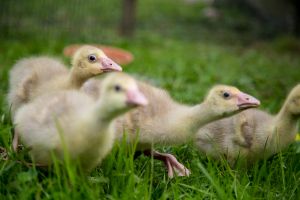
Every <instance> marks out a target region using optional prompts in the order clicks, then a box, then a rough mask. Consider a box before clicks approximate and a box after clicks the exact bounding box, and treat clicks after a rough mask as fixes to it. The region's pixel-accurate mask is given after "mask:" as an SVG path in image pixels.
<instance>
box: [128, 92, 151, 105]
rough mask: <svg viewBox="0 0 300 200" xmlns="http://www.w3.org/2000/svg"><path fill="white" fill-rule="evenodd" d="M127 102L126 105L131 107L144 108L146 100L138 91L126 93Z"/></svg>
mask: <svg viewBox="0 0 300 200" xmlns="http://www.w3.org/2000/svg"><path fill="white" fill-rule="evenodd" d="M126 96H127V101H126V103H127V104H128V105H131V106H146V105H147V104H148V100H147V99H146V97H145V96H144V95H143V93H141V92H140V91H139V90H138V89H134V90H128V91H127V94H126Z"/></svg>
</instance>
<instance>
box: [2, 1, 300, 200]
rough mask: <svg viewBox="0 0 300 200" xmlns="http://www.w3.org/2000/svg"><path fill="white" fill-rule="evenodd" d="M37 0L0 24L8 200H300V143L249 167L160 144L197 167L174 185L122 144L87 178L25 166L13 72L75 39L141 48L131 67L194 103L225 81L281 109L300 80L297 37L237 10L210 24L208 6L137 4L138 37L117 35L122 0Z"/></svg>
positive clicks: (157, 165)
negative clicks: (10, 102) (14, 135)
mask: <svg viewBox="0 0 300 200" xmlns="http://www.w3.org/2000/svg"><path fill="white" fill-rule="evenodd" d="M31 2H32V4H26V5H25V4H24V3H22V2H19V3H18V4H16V5H12V4H9V9H7V10H6V12H5V16H6V18H5V20H7V19H9V20H10V24H9V23H4V22H7V21H4V22H3V21H2V22H1V24H2V26H3V27H6V29H3V30H4V31H3V32H1V33H0V81H1V83H0V105H1V106H0V146H4V147H5V148H7V149H8V152H9V160H6V161H4V160H1V161H0V199H150V198H152V199H181V198H184V199H298V198H299V194H300V191H299V184H300V162H299V159H300V154H299V153H300V145H299V144H294V145H292V146H291V147H290V148H289V149H288V150H285V151H283V152H281V153H280V154H278V155H276V156H274V157H272V158H270V159H268V160H265V161H261V162H258V163H256V164H255V165H254V166H253V167H252V168H249V169H243V168H237V169H231V168H230V167H229V166H228V164H227V163H226V162H221V163H216V162H215V161H213V160H210V159H209V158H206V157H205V156H201V155H200V154H199V153H198V152H197V151H196V150H195V149H194V148H193V146H192V145H191V144H190V143H188V144H185V145H181V146H174V147H167V146H165V147H163V146H158V147H157V148H158V149H159V150H161V151H164V152H170V153H173V154H175V155H176V156H177V158H178V160H179V161H181V162H182V163H184V164H185V165H186V166H187V167H188V168H189V169H191V171H192V175H191V176H190V177H177V178H174V179H172V180H170V179H168V178H167V174H166V172H165V169H164V166H163V165H162V163H161V162H159V161H156V160H152V159H150V158H148V157H144V156H141V157H139V158H137V159H134V158H133V152H134V151H133V150H134V147H131V146H130V147H128V146H126V145H125V144H123V143H120V144H116V145H115V147H114V149H113V151H112V153H111V154H110V155H109V156H108V157H107V158H106V159H105V160H104V162H103V164H102V165H101V166H100V167H98V168H97V169H95V170H94V171H93V172H92V173H91V174H90V175H89V176H88V177H86V176H85V175H82V174H81V173H78V172H77V171H76V168H75V167H73V166H68V167H61V166H59V165H58V166H53V167H52V168H51V169H50V170H44V169H38V168H35V167H27V166H26V165H24V164H20V163H19V162H17V161H18V160H19V161H23V160H26V159H27V155H26V152H22V153H20V154H18V155H16V154H14V153H13V152H12V151H11V147H10V144H11V129H12V123H11V121H10V116H9V112H8V110H9V108H8V106H7V105H6V101H5V95H6V93H7V89H8V72H9V69H10V68H11V66H12V65H13V64H14V63H15V61H16V60H17V59H20V58H23V57H26V56H31V55H43V54H48V55H54V56H57V57H60V58H62V59H64V61H65V62H66V63H69V60H68V59H66V58H64V57H63V55H62V49H63V47H64V46H65V45H67V44H70V43H94V42H98V43H103V44H109V45H114V46H118V47H122V48H125V49H127V50H129V51H131V52H133V54H134V55H135V60H134V62H133V63H132V64H130V65H128V66H124V69H125V70H124V71H126V72H128V73H130V74H134V75H135V76H138V77H140V78H142V79H145V80H150V81H151V82H153V83H154V84H155V85H157V86H160V87H163V88H165V89H167V90H168V91H169V92H170V93H171V95H172V96H173V97H174V98H175V99H176V100H178V101H180V102H183V103H189V104H194V103H198V102H200V101H202V99H203V97H204V95H205V93H206V92H207V91H208V89H209V88H210V87H211V86H213V85H214V84H217V83H223V84H230V85H235V86H237V87H239V88H240V89H241V90H243V91H245V92H248V93H250V94H252V95H254V96H256V97H257V98H259V99H260V100H261V101H262V106H261V107H262V109H265V110H267V111H269V112H272V113H276V112H277V111H278V109H279V108H280V106H281V104H282V102H283V101H284V98H285V97H286V95H287V93H288V91H289V90H290V89H291V87H293V86H294V85H295V84H297V83H299V79H300V70H299V69H300V57H299V49H300V48H299V47H300V41H299V39H297V38H294V37H290V36H284V37H278V38H275V39H272V40H262V39H261V37H259V36H260V32H263V31H261V30H262V29H263V27H260V26H259V25H258V24H257V23H256V22H255V21H254V20H255V19H254V18H253V17H251V16H249V15H247V13H246V14H242V13H241V12H240V11H239V10H237V9H236V8H232V9H229V8H222V12H223V18H222V19H221V20H217V21H210V20H207V19H205V18H204V17H203V16H202V15H201V10H202V9H203V8H204V5H203V4H201V3H200V4H197V5H195V6H191V5H186V4H184V3H183V2H182V1H172V0H165V1H159V0H155V1H153V0H144V1H139V5H138V11H139V12H138V25H137V31H136V35H135V37H133V38H122V37H119V36H118V35H117V33H116V32H117V31H116V29H117V27H118V17H119V15H120V11H119V9H120V2H119V1H116V0H114V1H93V0H89V1H87V2H88V3H86V4H83V3H78V2H77V3H78V5H77V4H74V5H69V4H68V3H62V2H60V3H57V4H49V3H48V1H42V2H43V3H39V2H40V1H36V0H31ZM99 2H100V3H99ZM109 2H111V3H109ZM30 5H31V6H30ZM41 5H42V6H41ZM76 6H77V7H76ZM29 8H34V9H33V10H35V11H36V12H29V11H28V9H29ZM45 8H48V9H45ZM79 8H80V10H78V9H79ZM40 10H41V11H40ZM12 13H18V14H15V15H14V14H12ZM29 13H30V14H29ZM3 15H4V14H3ZM99 16H100V17H99ZM97 17H99V18H97ZM1 19H2V20H3V19H4V18H3V16H2V18H1ZM51 19H52V20H51ZM98 19H99V20H98ZM47 20H48V21H47ZM16 21H17V22H18V24H17V25H16V26H14V25H15V24H14V23H15V22H16ZM7 27H8V28H7ZM41 27H42V28H41ZM297 197H298V198H297Z"/></svg>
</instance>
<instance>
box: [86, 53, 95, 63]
mask: <svg viewBox="0 0 300 200" xmlns="http://www.w3.org/2000/svg"><path fill="white" fill-rule="evenodd" d="M88 60H89V62H96V61H97V57H96V56H95V55H94V54H91V55H88Z"/></svg>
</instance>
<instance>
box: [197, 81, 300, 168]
mask: <svg viewBox="0 0 300 200" xmlns="http://www.w3.org/2000/svg"><path fill="white" fill-rule="evenodd" d="M299 116H300V85H297V86H295V87H294V89H293V90H292V91H291V92H290V94H289V95H288V97H287V99H286V101H285V103H284V105H283V106H282V108H281V110H280V111H279V113H278V114H277V115H274V116H273V115H271V114H269V113H267V112H264V111H261V110H258V109H249V110H246V111H243V112H241V113H239V114H237V115H234V116H232V117H230V118H226V119H222V120H219V121H216V122H212V123H210V124H208V125H206V126H205V127H203V128H201V129H200V130H199V131H198V133H197V134H196V136H195V144H196V146H197V147H198V149H199V150H200V151H201V152H203V153H204V154H207V155H210V156H212V157H214V158H216V159H219V158H220V155H225V156H226V157H227V159H228V161H229V163H230V164H231V165H233V164H234V163H235V162H236V160H237V158H241V159H245V160H246V161H247V163H252V162H254V161H256V160H259V159H262V158H268V157H269V156H271V155H274V154H275V153H277V152H278V151H280V150H282V149H284V148H285V147H287V146H288V145H289V144H291V143H292V142H293V141H294V140H295V136H296V134H297V131H298V119H299Z"/></svg>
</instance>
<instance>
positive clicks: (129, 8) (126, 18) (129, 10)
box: [120, 0, 137, 36]
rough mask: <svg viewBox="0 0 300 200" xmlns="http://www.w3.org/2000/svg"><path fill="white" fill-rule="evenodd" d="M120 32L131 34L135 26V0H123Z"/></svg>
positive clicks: (126, 34) (124, 34)
mask: <svg viewBox="0 0 300 200" xmlns="http://www.w3.org/2000/svg"><path fill="white" fill-rule="evenodd" d="M122 4H123V5H122V19H121V25H120V33H121V35H123V36H132V35H133V32H134V28H135V20H136V19H135V17H136V4H137V0H123V3H122Z"/></svg>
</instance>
